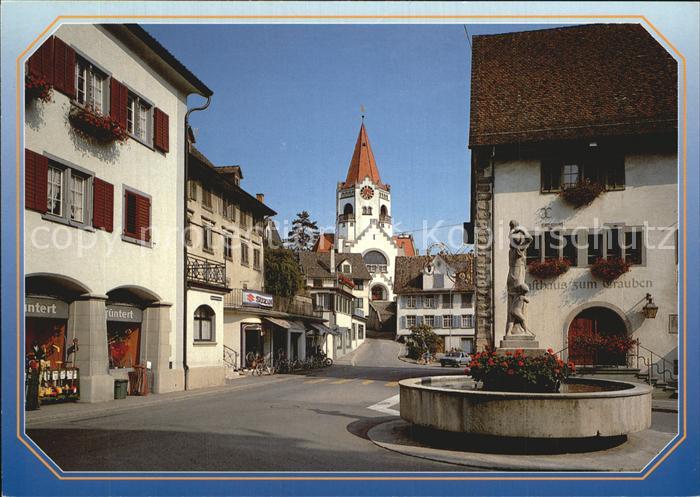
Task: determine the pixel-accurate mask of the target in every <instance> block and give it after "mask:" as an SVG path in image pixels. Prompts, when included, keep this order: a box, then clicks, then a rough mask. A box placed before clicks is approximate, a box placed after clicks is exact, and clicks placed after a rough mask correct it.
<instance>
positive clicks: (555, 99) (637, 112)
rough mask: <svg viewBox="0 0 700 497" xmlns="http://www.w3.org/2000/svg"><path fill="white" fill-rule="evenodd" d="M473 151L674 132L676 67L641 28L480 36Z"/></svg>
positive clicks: (596, 26)
mask: <svg viewBox="0 0 700 497" xmlns="http://www.w3.org/2000/svg"><path fill="white" fill-rule="evenodd" d="M472 43H473V47H474V48H473V50H472V78H471V123H470V131H469V145H470V147H473V146H478V145H499V144H508V143H520V142H532V141H543V140H567V139H575V138H593V137H597V136H601V137H602V136H614V135H634V134H643V133H650V132H668V131H673V130H675V129H676V128H677V119H678V115H677V100H678V92H677V64H676V61H675V60H674V59H673V58H672V57H671V55H670V54H669V53H668V52H667V51H666V50H665V49H664V48H663V47H662V46H661V45H660V44H659V43H658V42H657V41H656V40H655V39H654V38H652V36H651V35H650V34H649V33H648V32H647V31H646V30H645V29H644V28H643V27H642V26H641V25H639V24H591V25H585V26H574V27H566V28H556V29H544V30H537V31H523V32H518V33H506V34H498V35H486V36H474V37H473V42H472Z"/></svg>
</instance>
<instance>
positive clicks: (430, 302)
mask: <svg viewBox="0 0 700 497" xmlns="http://www.w3.org/2000/svg"><path fill="white" fill-rule="evenodd" d="M423 307H425V308H426V309H434V308H435V297H434V296H433V295H426V296H425V297H423Z"/></svg>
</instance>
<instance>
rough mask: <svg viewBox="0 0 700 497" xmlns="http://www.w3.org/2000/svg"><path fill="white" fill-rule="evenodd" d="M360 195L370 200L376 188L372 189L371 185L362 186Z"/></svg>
mask: <svg viewBox="0 0 700 497" xmlns="http://www.w3.org/2000/svg"><path fill="white" fill-rule="evenodd" d="M360 196H362V198H363V199H365V200H369V199H371V198H372V197H374V190H372V187H370V186H364V187H362V190H360Z"/></svg>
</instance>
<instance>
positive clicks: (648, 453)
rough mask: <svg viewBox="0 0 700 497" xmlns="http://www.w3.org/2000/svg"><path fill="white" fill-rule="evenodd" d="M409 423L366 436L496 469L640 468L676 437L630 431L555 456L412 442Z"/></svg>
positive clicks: (391, 446)
mask: <svg viewBox="0 0 700 497" xmlns="http://www.w3.org/2000/svg"><path fill="white" fill-rule="evenodd" d="M407 426H408V423H406V422H405V421H403V420H401V419H398V420H397V419H395V420H392V421H386V422H384V423H380V424H378V425H376V426H374V427H372V428H371V429H370V430H369V431H368V432H367V437H368V438H369V439H370V440H371V441H372V443H374V444H375V445H377V446H379V447H382V448H384V449H387V450H391V451H392V452H397V453H399V454H403V455H407V456H411V457H416V458H420V459H428V460H431V461H437V462H443V463H448V464H454V465H457V466H465V467H469V468H473V469H474V470H477V471H478V470H496V471H528V472H531V471H537V472H541V471H595V472H601V471H603V472H611V471H612V472H623V471H624V472H638V471H641V470H642V469H643V468H644V467H645V466H646V465H647V464H648V463H649V461H651V459H652V458H653V457H655V456H656V455H657V454H658V453H659V452H660V451H661V450H662V449H663V447H664V446H665V445H666V444H667V443H668V442H669V441H670V440H672V439H673V438H674V437H675V434H673V433H663V432H658V431H655V430H646V431H644V432H641V433H637V434H632V435H630V436H629V439H628V441H627V442H625V443H624V444H622V445H620V446H618V447H614V448H612V449H607V450H601V451H596V452H588V453H568V454H557V455H513V454H490V453H478V452H463V451H458V450H447V449H435V448H430V447H422V446H418V445H412V444H411V443H412V441H410V440H406V439H405V438H403V437H402V436H401V435H400V429H401V428H405V427H407Z"/></svg>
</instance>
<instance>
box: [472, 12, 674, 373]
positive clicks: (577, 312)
mask: <svg viewBox="0 0 700 497" xmlns="http://www.w3.org/2000/svg"><path fill="white" fill-rule="evenodd" d="M508 36H513V35H512V34H511V35H508ZM514 36H517V37H518V38H519V39H518V43H519V45H518V46H519V47H520V49H522V53H517V54H512V53H510V52H508V51H506V50H505V47H506V46H511V44H512V43H514V42H513V40H512V39H511V38H507V36H506V35H503V36H499V35H495V36H487V37H475V43H474V57H475V59H474V60H475V63H474V64H475V65H474V68H473V71H474V73H473V78H474V80H475V81H476V84H473V86H472V87H473V88H477V90H476V91H475V92H473V94H472V124H471V136H470V146H471V148H472V156H473V162H472V196H473V198H472V213H473V214H472V216H473V219H474V223H475V227H476V231H475V237H476V240H475V241H476V305H477V335H478V336H479V342H480V345H481V347H483V346H487V345H490V346H493V345H494V344H496V345H497V344H498V343H499V341H500V340H501V339H502V338H503V336H504V333H505V329H506V320H507V307H508V306H507V295H506V279H507V273H508V249H509V247H508V231H509V228H508V223H509V221H510V220H517V221H518V222H519V223H520V225H521V226H522V227H524V228H526V229H527V230H528V231H529V232H530V233H531V234H532V235H533V239H534V241H533V244H532V245H531V246H530V248H529V250H528V252H527V262H528V268H529V269H528V273H527V276H526V283H527V285H528V286H529V289H530V292H529V294H528V295H527V298H528V300H529V303H528V304H527V316H528V326H529V328H530V329H531V330H532V331H533V332H534V333H535V334H536V335H537V339H538V340H539V343H540V346H541V347H543V348H552V349H554V350H555V351H561V353H562V355H563V356H565V357H567V358H568V359H570V360H573V361H574V362H575V363H577V364H578V365H587V364H591V363H593V364H594V365H614V366H618V365H625V364H627V365H630V366H634V367H643V366H644V364H643V363H640V364H633V363H631V362H630V361H631V360H632V359H631V355H633V354H635V353H636V352H635V351H634V350H633V351H631V355H630V354H628V355H627V357H625V354H604V353H600V354H597V355H596V356H586V354H584V353H582V351H581V350H578V349H576V348H575V347H574V346H573V345H572V344H574V343H575V340H576V337H577V336H578V335H580V334H582V333H597V334H600V335H603V336H608V337H610V336H616V337H620V338H624V339H628V338H629V339H633V340H637V341H638V344H639V350H640V354H642V355H645V356H646V357H652V355H653V359H652V362H654V363H659V364H660V366H661V369H666V371H667V373H668V374H667V376H666V379H667V380H668V379H669V375H672V374H675V372H674V364H675V365H676V366H677V362H676V361H677V338H678V335H677V333H678V304H677V298H678V259H677V247H676V245H677V228H678V208H677V205H678V181H677V177H678V154H677V140H676V133H677V116H676V104H677V94H676V64H675V61H674V60H673V59H672V58H671V56H670V55H669V54H668V53H667V52H666V51H665V50H664V49H663V48H662V47H661V46H660V45H659V44H658V43H657V42H656V41H655V40H654V39H653V38H652V37H651V36H650V35H649V34H648V33H646V32H645V30H644V29H643V28H642V27H641V26H636V25H592V26H581V27H573V28H561V29H553V30H541V31H533V32H529V33H528V32H524V33H518V34H515V35H514ZM592 39H595V40H597V41H596V42H595V43H593V42H591V41H590V40H592ZM552 46H555V47H564V46H566V47H568V48H567V51H566V53H564V51H563V50H562V51H557V50H551V47H552ZM601 47H606V48H605V49H603V48H601ZM610 47H614V48H615V50H614V51H613V52H614V54H615V55H614V56H610V55H609V54H610V53H611V52H609V50H610ZM520 49H519V50H520ZM516 52H517V51H516ZM572 52H573V54H572ZM512 57H519V58H522V59H524V60H532V61H537V62H533V63H532V64H529V65H528V64H525V66H523V65H522V60H521V59H518V64H519V65H518V67H524V69H522V73H518V74H515V75H511V76H510V79H508V78H503V77H502V76H503V75H502V74H500V73H499V70H498V69H497V67H509V66H511V67H512V64H514V63H515V61H514V60H513V59H512ZM573 60H579V61H580V60H586V61H587V62H586V63H585V64H583V65H576V67H572V64H573V62H572V61H573ZM642 60H644V61H646V62H644V63H642V62H640V61H642ZM650 61H651V62H650ZM494 71H495V72H494ZM542 73H548V74H553V73H561V74H568V75H569V77H568V78H567V81H568V83H567V84H565V85H562V86H559V87H556V88H555V89H554V90H551V89H550V90H548V92H547V95H546V96H545V95H539V94H538V93H537V92H530V93H529V96H528V97H527V98H525V99H522V98H521V97H520V96H519V91H520V90H519V88H521V87H525V86H527V85H529V84H532V83H533V82H534V81H536V80H537V79H538V78H539V77H541V74H542ZM628 74H635V79H634V81H631V80H629V79H627V76H626V75H628ZM499 75H500V76H499ZM652 88H653V89H652ZM640 92H641V95H640ZM494 94H498V95H500V98H501V99H502V101H503V107H499V108H497V109H496V108H493V107H488V106H486V105H485V104H484V102H486V101H487V100H488V99H491V98H493V95H494ZM613 96H615V97H614V98H613ZM593 97H595V99H593ZM538 98H542V99H543V100H546V101H548V104H549V107H548V108H547V111H546V112H544V110H542V111H540V110H532V109H537V106H535V102H536V101H537V99H538ZM516 101H517V102H516ZM622 101H627V102H629V103H628V104H625V105H621V104H619V102H622ZM641 102H644V104H642V103H641ZM509 106H510V107H509ZM506 109H511V110H506ZM523 109H528V111H527V112H530V114H529V116H530V117H529V120H528V121H526V122H525V121H521V120H519V118H518V117H515V116H519V115H521V113H522V112H525V111H524V110H523ZM573 109H578V110H577V111H573ZM510 112H512V113H513V115H514V117H512V118H510V119H508V115H509V113H510ZM620 123H624V124H620ZM586 185H589V186H590V185H594V186H595V188H597V189H598V190H597V192H596V193H598V195H597V197H595V198H594V199H593V200H592V201H590V202H583V203H579V205H577V204H576V202H575V201H573V202H572V200H571V197H569V200H566V198H565V195H564V193H563V192H565V191H566V190H567V189H569V192H572V191H576V190H575V189H577V188H578V189H579V191H580V188H581V187H582V186H583V187H586ZM489 232H490V233H492V235H493V237H492V240H489ZM491 241H492V243H490V242H491ZM561 259H566V260H567V261H568V264H569V265H570V267H569V269H568V271H566V272H563V274H559V275H553V276H549V277H544V276H542V275H541V274H539V275H538V273H537V271H536V269H535V267H534V265H536V264H541V263H547V262H551V261H555V260H561ZM611 261H612V262H617V261H621V262H622V263H623V265H628V266H629V270H628V271H627V272H624V273H622V274H621V275H619V277H617V278H601V277H600V273H596V267H600V266H601V264H607V263H610V262H611ZM652 307H656V312H650V308H652ZM652 314H653V316H652Z"/></svg>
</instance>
